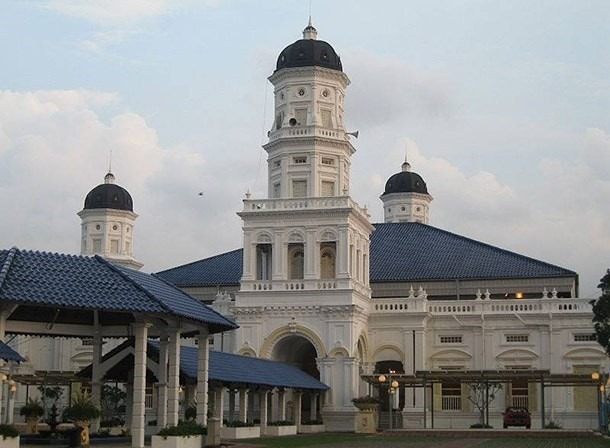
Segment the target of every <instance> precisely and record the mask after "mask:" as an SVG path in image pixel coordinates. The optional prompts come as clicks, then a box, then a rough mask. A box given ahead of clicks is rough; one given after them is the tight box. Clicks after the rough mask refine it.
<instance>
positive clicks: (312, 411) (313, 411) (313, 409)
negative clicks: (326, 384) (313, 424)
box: [309, 392, 318, 420]
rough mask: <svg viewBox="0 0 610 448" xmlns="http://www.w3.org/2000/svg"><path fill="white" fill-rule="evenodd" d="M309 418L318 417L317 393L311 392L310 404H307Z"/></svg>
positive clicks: (315, 418) (314, 418)
mask: <svg viewBox="0 0 610 448" xmlns="http://www.w3.org/2000/svg"><path fill="white" fill-rule="evenodd" d="M309 406H310V408H309V419H310V420H317V419H318V393H317V392H312V393H311V404H310V405H309Z"/></svg>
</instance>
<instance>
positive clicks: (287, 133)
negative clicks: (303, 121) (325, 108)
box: [269, 126, 349, 142]
mask: <svg viewBox="0 0 610 448" xmlns="http://www.w3.org/2000/svg"><path fill="white" fill-rule="evenodd" d="M308 135H319V136H321V137H330V138H336V139H341V140H349V136H348V135H347V134H346V132H345V131H333V130H329V129H326V128H322V127H318V126H316V127H314V126H291V127H284V128H280V129H276V130H275V131H271V132H269V141H270V142H272V141H275V140H277V139H278V138H282V137H300V136H308Z"/></svg>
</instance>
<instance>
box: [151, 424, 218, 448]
mask: <svg viewBox="0 0 610 448" xmlns="http://www.w3.org/2000/svg"><path fill="white" fill-rule="evenodd" d="M206 434H207V428H206V427H205V426H201V425H199V424H197V423H196V422H194V421H192V420H189V421H185V422H179V423H178V424H177V425H174V426H167V427H165V428H163V429H161V431H159V432H158V433H157V434H156V435H154V436H152V440H151V446H152V448H201V446H202V442H203V440H202V437H203V436H205V435H206Z"/></svg>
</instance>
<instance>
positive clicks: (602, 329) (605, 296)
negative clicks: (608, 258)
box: [591, 269, 610, 355]
mask: <svg viewBox="0 0 610 448" xmlns="http://www.w3.org/2000/svg"><path fill="white" fill-rule="evenodd" d="M599 282H600V283H599V285H597V287H598V288H599V289H601V290H602V295H601V296H599V299H597V300H592V301H591V305H593V323H594V324H595V326H594V327H595V337H596V339H597V342H599V344H600V345H601V346H602V347H603V348H604V350H606V353H607V354H608V355H610V269H607V270H606V275H604V276H603V277H602V278H601V279H600V280H599Z"/></svg>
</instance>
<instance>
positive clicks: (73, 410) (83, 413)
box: [63, 393, 100, 421]
mask: <svg viewBox="0 0 610 448" xmlns="http://www.w3.org/2000/svg"><path fill="white" fill-rule="evenodd" d="M99 416H100V408H99V407H97V406H96V405H95V403H93V399H92V398H91V395H89V394H88V393H79V394H77V395H76V396H75V397H74V398H73V399H72V403H71V404H70V406H68V407H67V408H66V409H64V413H63V418H64V420H72V421H91V420H94V419H96V418H98V417H99Z"/></svg>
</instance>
